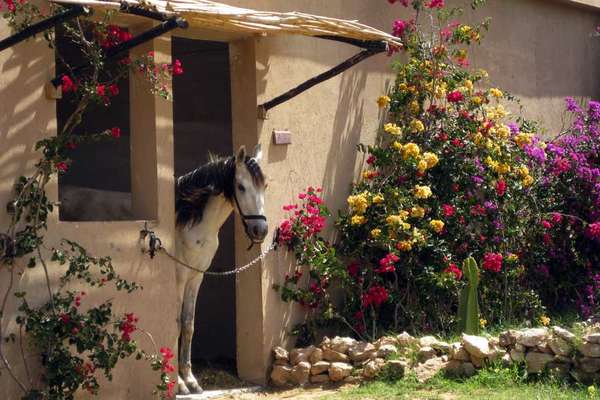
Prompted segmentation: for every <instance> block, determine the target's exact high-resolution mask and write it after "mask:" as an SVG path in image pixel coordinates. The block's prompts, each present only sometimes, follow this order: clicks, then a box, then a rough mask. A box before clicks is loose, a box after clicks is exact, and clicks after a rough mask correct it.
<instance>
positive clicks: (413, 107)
mask: <svg viewBox="0 0 600 400" xmlns="http://www.w3.org/2000/svg"><path fill="white" fill-rule="evenodd" d="M408 107H409V109H410V112H411V113H413V114H418V113H419V111H421V106H420V105H419V102H418V101H416V100H413V101H411V102H410V104H409V106H408Z"/></svg>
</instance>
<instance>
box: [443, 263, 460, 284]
mask: <svg viewBox="0 0 600 400" xmlns="http://www.w3.org/2000/svg"><path fill="white" fill-rule="evenodd" d="M444 272H445V273H447V274H453V275H454V278H455V279H456V280H457V281H459V280H461V279H462V276H463V272H462V270H461V269H460V268H458V267H457V266H456V264H454V263H452V264H450V265H448V268H446V269H445V270H444Z"/></svg>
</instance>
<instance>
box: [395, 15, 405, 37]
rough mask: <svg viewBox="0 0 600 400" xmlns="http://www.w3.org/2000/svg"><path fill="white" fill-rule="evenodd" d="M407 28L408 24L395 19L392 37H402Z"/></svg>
mask: <svg viewBox="0 0 600 400" xmlns="http://www.w3.org/2000/svg"><path fill="white" fill-rule="evenodd" d="M407 27H408V22H407V21H404V20H402V19H397V20H395V21H394V25H393V27H392V34H393V35H394V36H397V37H400V36H402V35H404V32H405V31H406V28H407Z"/></svg>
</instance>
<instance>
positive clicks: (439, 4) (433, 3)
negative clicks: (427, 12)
mask: <svg viewBox="0 0 600 400" xmlns="http://www.w3.org/2000/svg"><path fill="white" fill-rule="evenodd" d="M444 5H445V4H444V0H430V1H429V3H427V7H428V8H443V7H444Z"/></svg>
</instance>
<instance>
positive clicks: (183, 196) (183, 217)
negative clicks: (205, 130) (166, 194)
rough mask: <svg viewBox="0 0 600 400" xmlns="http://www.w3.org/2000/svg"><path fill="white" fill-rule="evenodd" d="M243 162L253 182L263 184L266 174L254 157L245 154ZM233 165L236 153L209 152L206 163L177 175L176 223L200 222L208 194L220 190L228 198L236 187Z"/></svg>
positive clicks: (230, 198) (217, 193)
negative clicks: (220, 154)
mask: <svg viewBox="0 0 600 400" xmlns="http://www.w3.org/2000/svg"><path fill="white" fill-rule="evenodd" d="M244 164H245V165H246V167H247V168H248V172H250V175H251V176H252V180H253V182H254V184H255V185H257V186H259V185H264V182H265V177H264V175H263V173H262V170H261V169H260V166H259V165H258V163H257V162H256V160H254V159H253V158H251V157H248V156H246V159H245V161H244ZM235 168H236V166H235V156H231V157H220V156H216V155H214V154H210V155H209V161H208V163H206V164H204V165H203V166H201V167H199V168H196V169H195V170H193V171H190V172H188V173H187V174H185V175H182V176H180V177H179V178H177V183H176V188H175V212H176V214H177V220H176V221H177V225H178V226H185V225H188V224H191V225H195V224H198V223H200V222H201V221H202V216H203V214H204V208H205V207H206V204H207V203H208V200H209V198H210V196H218V195H220V194H223V195H224V196H225V198H226V199H227V200H230V201H231V200H232V199H233V194H234V190H235V189H234V181H235Z"/></svg>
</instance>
